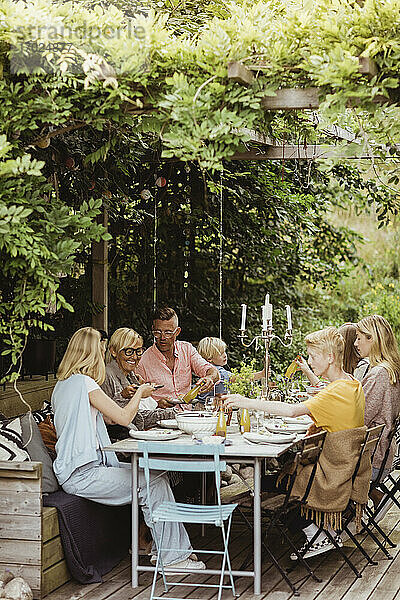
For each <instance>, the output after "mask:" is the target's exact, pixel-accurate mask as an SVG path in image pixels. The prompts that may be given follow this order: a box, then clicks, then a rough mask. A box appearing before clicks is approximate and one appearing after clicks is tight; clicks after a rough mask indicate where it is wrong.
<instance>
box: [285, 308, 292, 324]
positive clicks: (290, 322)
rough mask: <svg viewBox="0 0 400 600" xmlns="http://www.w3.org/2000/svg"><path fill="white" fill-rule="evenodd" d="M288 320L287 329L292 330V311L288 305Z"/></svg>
mask: <svg viewBox="0 0 400 600" xmlns="http://www.w3.org/2000/svg"><path fill="white" fill-rule="evenodd" d="M286 318H287V328H288V329H292V311H291V310H290V306H289V304H286Z"/></svg>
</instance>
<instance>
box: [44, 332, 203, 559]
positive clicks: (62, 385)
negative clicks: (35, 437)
mask: <svg viewBox="0 0 400 600" xmlns="http://www.w3.org/2000/svg"><path fill="white" fill-rule="evenodd" d="M104 354H105V342H103V341H102V339H101V334H100V332H99V331H97V329H93V328H92V327H83V328H82V329H79V330H78V331H76V332H75V333H74V335H73V336H72V338H71V340H70V342H69V344H68V347H67V350H66V352H65V354H64V356H63V359H62V361H61V363H60V366H59V369H58V372H57V379H58V381H57V384H56V386H55V388H54V391H53V394H52V406H53V411H54V425H55V428H56V431H57V438H58V441H57V444H56V452H57V458H56V460H55V461H54V466H53V468H54V472H55V474H56V477H57V479H58V482H59V484H60V485H61V487H62V488H63V490H64V491H65V492H67V493H69V494H75V495H77V496H81V497H83V498H87V499H89V500H93V501H94V502H99V503H100V504H109V505H123V504H130V503H131V501H132V487H131V473H130V470H129V465H127V464H123V463H120V462H119V461H118V459H117V457H116V455H115V453H113V452H103V450H102V448H103V447H104V446H107V445H109V444H110V438H109V436H108V433H107V430H106V427H105V423H104V419H103V416H104V417H106V418H107V419H109V420H111V421H113V422H114V423H118V424H120V425H125V426H127V425H129V423H131V422H132V419H133V418H134V417H135V415H136V413H137V410H138V407H139V403H140V401H141V399H142V398H147V397H149V396H150V395H151V393H152V391H153V386H152V385H150V384H143V385H141V386H139V388H138V389H137V390H136V391H135V393H134V394H133V396H132V397H131V398H130V400H129V402H128V403H127V405H126V406H125V407H121V406H118V404H116V403H115V402H114V401H113V400H111V398H109V397H108V396H107V395H106V394H105V393H104V392H103V391H102V390H101V389H100V385H101V384H102V383H103V381H104V377H105V364H104ZM138 494H139V503H140V504H141V506H142V510H143V514H144V518H145V521H146V522H147V523H148V524H150V522H149V504H150V503H151V504H152V506H153V505H157V504H159V503H160V502H166V501H169V502H171V501H172V502H173V501H174V497H173V494H172V492H171V488H170V486H169V483H168V479H167V477H166V476H165V475H161V476H160V475H158V477H154V479H153V481H152V482H151V485H150V497H147V491H146V484H145V479H144V475H143V473H142V472H139V490H138ZM155 527H156V528H157V527H160V531H158V532H157V533H158V535H161V526H160V525H155ZM164 540H165V545H166V547H167V548H179V550H168V551H166V552H165V555H164V556H163V560H164V564H165V565H174V566H176V567H179V568H182V567H190V568H192V569H204V568H205V565H204V563H202V562H200V561H197V562H196V561H194V560H191V559H190V558H189V557H190V555H191V553H192V548H191V545H190V541H189V538H188V535H187V532H186V530H185V528H184V526H183V525H182V524H181V523H167V524H166V525H165V529H164ZM153 549H154V545H153ZM153 558H154V557H153Z"/></svg>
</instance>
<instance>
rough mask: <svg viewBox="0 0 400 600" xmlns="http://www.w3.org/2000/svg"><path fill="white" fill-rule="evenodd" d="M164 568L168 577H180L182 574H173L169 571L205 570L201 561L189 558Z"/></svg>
mask: <svg viewBox="0 0 400 600" xmlns="http://www.w3.org/2000/svg"><path fill="white" fill-rule="evenodd" d="M165 568H166V569H168V571H167V572H168V575H182V573H179V572H178V573H175V572H174V573H173V572H172V571H171V572H170V571H169V569H191V570H194V571H203V569H205V568H206V565H205V564H204V563H203V562H202V561H201V560H192V559H190V558H186V559H185V560H181V561H179V562H177V563H174V564H172V565H165Z"/></svg>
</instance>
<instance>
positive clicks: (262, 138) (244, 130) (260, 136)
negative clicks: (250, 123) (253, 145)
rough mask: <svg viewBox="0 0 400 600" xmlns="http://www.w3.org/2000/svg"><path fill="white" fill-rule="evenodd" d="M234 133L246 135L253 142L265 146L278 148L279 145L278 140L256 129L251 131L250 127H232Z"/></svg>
mask: <svg viewBox="0 0 400 600" xmlns="http://www.w3.org/2000/svg"><path fill="white" fill-rule="evenodd" d="M232 133H237V134H240V135H243V134H245V135H247V136H248V138H249V140H251V141H252V142H257V143H259V144H264V145H265V146H276V144H277V143H279V142H277V140H276V139H274V138H271V137H269V136H268V135H265V134H264V133H261V132H260V131H256V130H255V129H249V128H248V127H240V128H237V127H232Z"/></svg>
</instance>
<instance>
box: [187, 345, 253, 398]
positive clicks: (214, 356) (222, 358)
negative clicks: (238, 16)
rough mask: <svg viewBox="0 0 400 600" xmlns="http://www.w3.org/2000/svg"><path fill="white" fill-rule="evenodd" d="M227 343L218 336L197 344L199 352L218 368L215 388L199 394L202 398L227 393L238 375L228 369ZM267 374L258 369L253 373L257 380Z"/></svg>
mask: <svg viewBox="0 0 400 600" xmlns="http://www.w3.org/2000/svg"><path fill="white" fill-rule="evenodd" d="M226 349H227V345H226V343H225V342H224V341H223V340H221V338H217V337H205V338H203V339H201V340H200V342H199V345H198V346H197V350H198V353H199V354H200V356H202V357H203V358H204V359H205V360H206V361H207V362H209V363H210V364H212V365H214V366H215V367H216V368H217V369H218V373H219V377H220V379H219V381H218V382H217V383H216V384H215V385H214V390H211V391H209V392H206V393H205V394H199V396H198V398H199V399H200V400H205V399H206V398H209V397H210V396H214V395H215V394H226V393H227V392H228V390H229V382H230V381H235V379H236V376H235V375H234V374H233V373H232V371H228V370H227V369H226V367H227V364H228V354H227V352H226ZM264 376H265V371H264V370H263V371H258V372H257V373H254V374H253V379H254V381H257V380H259V379H261V378H262V377H264Z"/></svg>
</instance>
